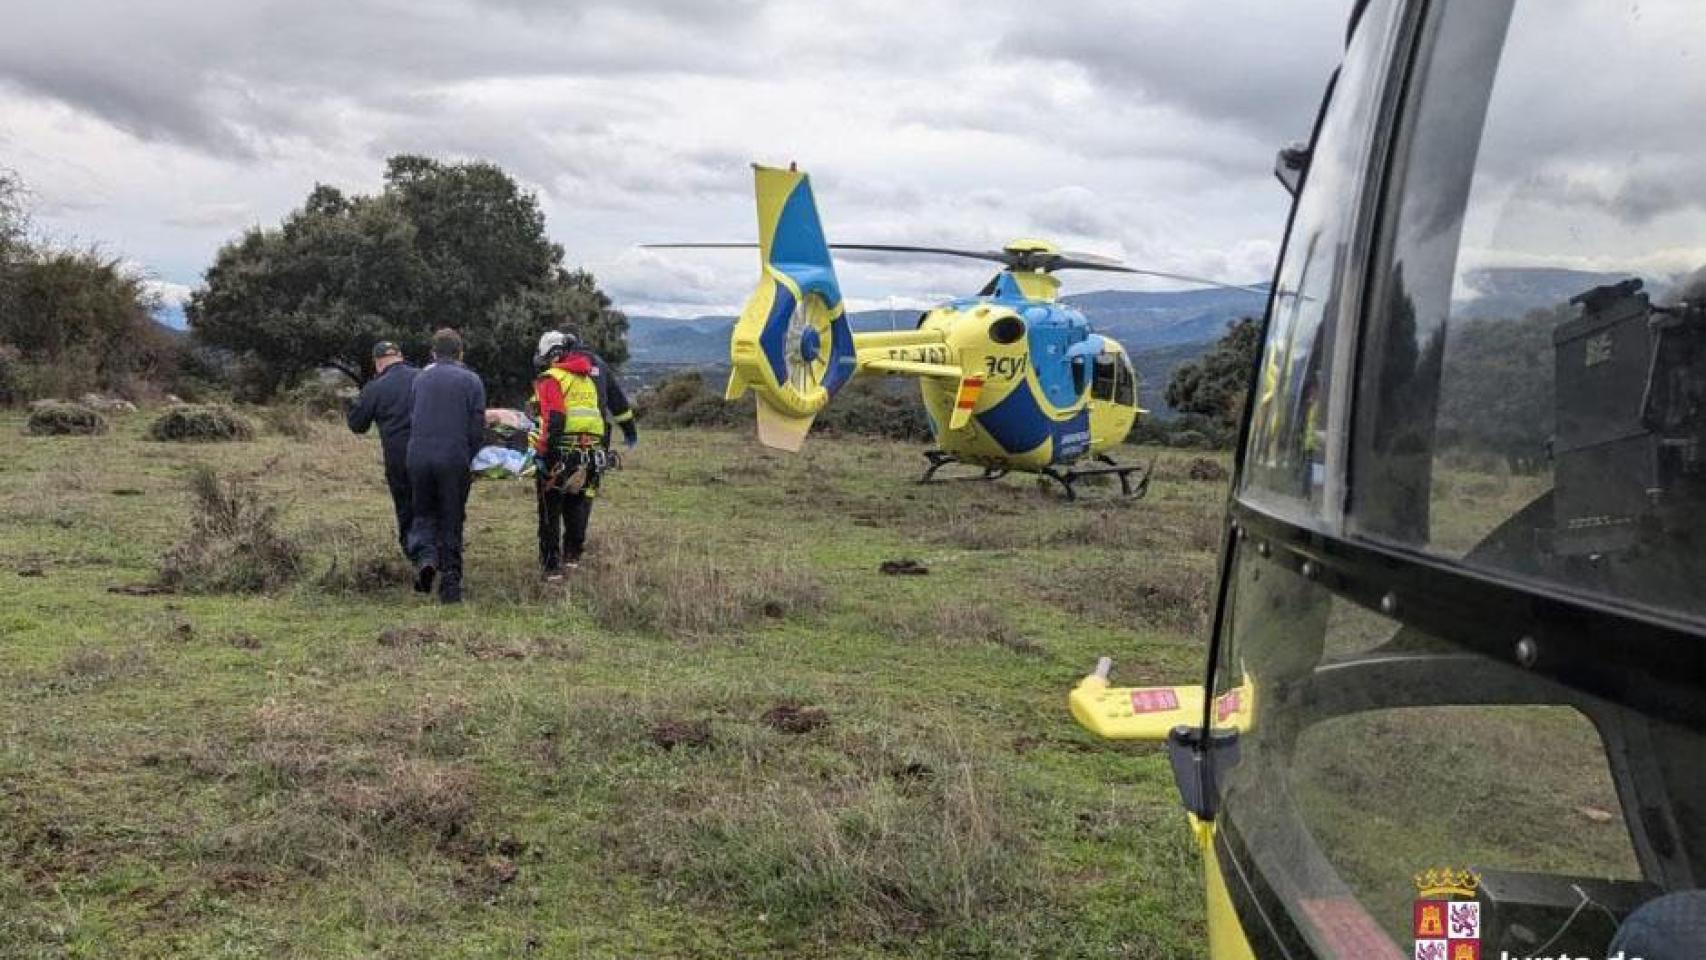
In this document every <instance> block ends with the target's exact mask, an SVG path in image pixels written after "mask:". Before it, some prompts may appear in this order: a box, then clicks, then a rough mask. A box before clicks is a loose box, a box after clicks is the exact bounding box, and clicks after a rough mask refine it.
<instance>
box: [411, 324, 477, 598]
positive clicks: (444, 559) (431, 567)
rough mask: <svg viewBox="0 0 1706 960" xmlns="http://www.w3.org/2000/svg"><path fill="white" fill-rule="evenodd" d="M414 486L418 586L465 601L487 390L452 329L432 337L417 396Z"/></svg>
mask: <svg viewBox="0 0 1706 960" xmlns="http://www.w3.org/2000/svg"><path fill="white" fill-rule="evenodd" d="M410 393H411V407H410V414H409V421H410V422H409V454H408V463H409V484H410V486H411V487H412V488H413V494H414V509H415V520H414V524H413V525H412V526H411V527H410V528H409V543H408V553H409V559H410V560H411V561H413V562H414V564H415V589H416V590H417V591H419V592H421V593H427V592H428V591H430V590H432V581H433V578H434V577H435V576H437V577H438V578H439V580H438V599H439V600H440V601H441V602H443V603H461V602H462V521H463V518H464V516H465V514H466V511H467V507H468V488H469V485H470V484H471V482H472V479H473V474H471V473H470V472H469V465H470V464H471V463H472V462H473V460H474V453H475V451H477V450H479V449H480V440H481V437H482V435H483V434H484V433H485V429H486V386H485V384H483V383H481V382H480V377H479V375H478V374H476V373H474V371H472V370H469V369H468V368H467V367H465V366H463V365H462V336H461V335H460V334H458V333H457V332H456V331H455V330H451V329H449V328H448V327H446V328H445V329H442V330H440V331H438V332H437V333H435V334H433V336H432V363H431V365H429V366H428V367H427V368H426V369H425V370H422V371H421V373H420V375H419V376H417V377H415V382H414V384H413V387H412V389H411V391H410Z"/></svg>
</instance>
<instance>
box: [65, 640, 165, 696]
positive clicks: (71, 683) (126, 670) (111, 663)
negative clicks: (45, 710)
mask: <svg viewBox="0 0 1706 960" xmlns="http://www.w3.org/2000/svg"><path fill="white" fill-rule="evenodd" d="M150 662H151V659H150V657H149V654H148V651H147V649H145V648H143V647H140V646H129V647H125V648H123V649H121V650H109V649H106V648H104V647H93V646H78V647H74V648H72V649H71V650H70V651H69V652H67V653H66V654H65V656H64V657H63V658H62V659H61V660H60V661H59V669H58V671H57V676H56V677H54V678H52V679H50V680H49V681H48V686H49V687H50V688H53V689H56V690H60V691H62V692H70V691H75V690H89V689H93V688H95V687H103V686H106V685H107V684H110V683H113V682H115V681H118V680H124V679H127V678H132V677H136V676H140V675H141V674H143V673H145V672H147V670H148V669H149V665H150Z"/></svg>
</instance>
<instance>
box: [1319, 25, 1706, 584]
mask: <svg viewBox="0 0 1706 960" xmlns="http://www.w3.org/2000/svg"><path fill="white" fill-rule="evenodd" d="M1507 23H1508V30H1507V29H1506V28H1507ZM1428 39H1429V40H1431V51H1432V52H1431V54H1426V55H1425V59H1424V60H1423V61H1422V62H1423V64H1424V66H1423V67H1422V68H1421V69H1422V71H1423V72H1422V79H1423V83H1422V85H1421V87H1420V88H1419V89H1420V93H1419V97H1418V98H1417V99H1416V101H1415V106H1414V107H1413V111H1414V116H1415V121H1414V127H1413V129H1412V130H1411V131H1409V134H1408V136H1407V137H1406V138H1405V139H1404V141H1403V142H1404V143H1406V144H1407V145H1408V149H1407V153H1406V155H1405V156H1403V158H1402V159H1401V161H1400V162H1399V163H1397V165H1396V168H1397V169H1399V170H1403V171H1405V175H1404V179H1403V181H1402V182H1401V183H1400V184H1399V185H1398V186H1397V189H1396V191H1395V193H1394V199H1395V202H1396V206H1397V211H1398V213H1397V217H1396V222H1395V225H1394V226H1393V228H1392V233H1391V240H1390V242H1391V244H1392V247H1391V249H1392V257H1391V267H1390V269H1389V271H1388V272H1387V273H1386V275H1385V281H1384V282H1385V289H1384V291H1383V292H1382V293H1380V294H1379V295H1378V300H1377V301H1376V302H1375V304H1374V309H1375V310H1376V311H1377V313H1379V314H1381V315H1383V319H1384V324H1383V325H1381V326H1380V327H1378V328H1377V329H1373V330H1371V331H1370V333H1368V334H1367V336H1368V338H1369V345H1370V347H1372V348H1373V351H1374V353H1375V355H1377V356H1378V357H1379V362H1378V363H1373V364H1366V365H1365V377H1368V378H1369V380H1368V381H1366V389H1365V390H1364V391H1363V395H1364V396H1368V397H1371V398H1373V410H1374V416H1373V417H1372V418H1370V419H1369V420H1367V421H1365V422H1362V423H1360V424H1359V429H1360V432H1361V433H1360V436H1359V437H1358V440H1357V453H1356V457H1355V467H1354V473H1355V475H1356V476H1357V478H1358V483H1357V486H1356V487H1355V488H1354V489H1353V490H1352V492H1351V502H1352V506H1351V512H1352V515H1353V529H1355V530H1357V531H1360V532H1362V533H1364V534H1366V535H1370V536H1375V537H1379V538H1381V539H1385V540H1390V541H1397V542H1399V543H1402V544H1404V545H1406V546H1414V547H1422V548H1425V549H1427V550H1429V551H1431V552H1434V553H1437V554H1442V555H1445V556H1449V557H1453V558H1461V559H1462V560H1463V562H1465V563H1469V564H1473V565H1483V566H1488V567H1494V568H1498V569H1499V570H1500V571H1501V572H1505V573H1512V574H1517V575H1519V576H1523V577H1533V578H1542V579H1545V580H1548V581H1552V582H1555V583H1559V584H1562V585H1564V586H1567V587H1569V588H1572V589H1577V590H1582V591H1591V592H1593V593H1598V594H1602V595H1607V596H1609V597H1612V598H1614V599H1616V600H1619V601H1623V602H1629V603H1639V604H1645V605H1651V606H1658V607H1664V608H1667V609H1668V610H1669V611H1670V612H1672V613H1682V614H1684V615H1691V616H1696V617H1706V590H1701V589H1700V584H1701V583H1702V582H1706V402H1703V401H1706V269H1702V267H1703V265H1706V179H1702V176H1701V172H1702V171H1706V126H1703V125H1701V124H1700V123H1699V122H1698V119H1697V118H1699V117H1700V116H1702V115H1706V58H1702V57H1701V56H1699V55H1698V51H1699V50H1700V48H1701V41H1703V40H1706V20H1702V19H1701V16H1700V8H1699V5H1698V4H1696V3H1693V2H1690V0H1661V2H1649V3H1642V4H1638V5H1630V4H1627V3H1617V2H1612V0H1569V2H1564V3H1538V2H1532V0H1531V2H1516V3H1512V2H1509V0H1506V2H1504V3H1486V4H1466V3H1459V4H1452V5H1450V6H1449V7H1448V8H1447V11H1446V12H1445V14H1444V15H1442V16H1440V17H1439V18H1438V23H1437V27H1436V30H1435V32H1434V33H1433V34H1432V35H1431V37H1430V38H1428ZM1501 41H1503V46H1502V49H1501V46H1500V45H1501ZM1589 64H1591V65H1592V66H1591V69H1590V68H1589V67H1588V65H1589ZM1570 65H1576V66H1570ZM1578 67H1579V68H1578ZM1561 72H1567V73H1568V74H1569V82H1567V83H1560V82H1559V77H1560V75H1561Z"/></svg>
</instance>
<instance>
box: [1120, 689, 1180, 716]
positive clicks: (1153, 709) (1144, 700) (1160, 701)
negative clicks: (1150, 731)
mask: <svg viewBox="0 0 1706 960" xmlns="http://www.w3.org/2000/svg"><path fill="white" fill-rule="evenodd" d="M1177 709H1179V695H1178V694H1177V693H1175V692H1173V691H1172V690H1168V689H1166V688H1162V689H1160V690H1133V691H1132V692H1131V712H1132V713H1163V712H1165V711H1168V710H1177Z"/></svg>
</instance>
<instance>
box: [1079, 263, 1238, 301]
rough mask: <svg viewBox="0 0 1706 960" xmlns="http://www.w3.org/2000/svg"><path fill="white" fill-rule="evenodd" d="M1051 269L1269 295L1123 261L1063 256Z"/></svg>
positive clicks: (1233, 285)
mask: <svg viewBox="0 0 1706 960" xmlns="http://www.w3.org/2000/svg"><path fill="white" fill-rule="evenodd" d="M1050 269H1051V270H1096V271H1100V272H1102V273H1129V274H1133V275H1135V276H1140V277H1158V278H1160V279H1162V280H1177V281H1179V282H1180V283H1200V284H1203V285H1204V286H1209V287H1219V288H1220V289H1222V290H1239V291H1242V292H1244V293H1253V294H1256V295H1258V296H1263V297H1265V296H1267V295H1268V291H1267V289H1266V288H1263V287H1246V286H1243V285H1241V284H1236V283H1226V282H1225V281H1222V280H1210V279H1209V278H1207V277H1193V276H1191V275H1190V274H1188V273H1168V272H1166V271H1164V270H1142V269H1139V268H1137V267H1128V266H1126V265H1125V264H1123V263H1099V262H1096V261H1084V260H1079V259H1077V258H1074V257H1062V258H1061V259H1060V260H1059V261H1057V262H1056V263H1054V264H1053V265H1052V266H1051V267H1050Z"/></svg>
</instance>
